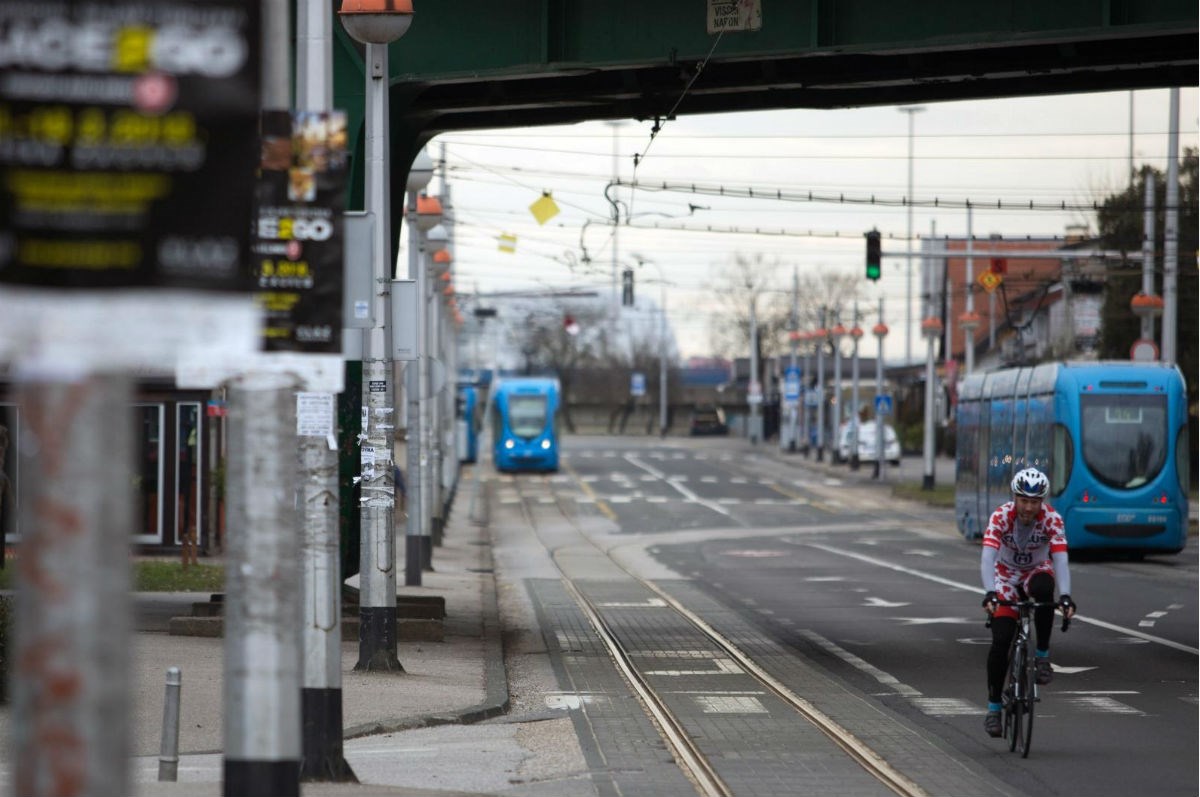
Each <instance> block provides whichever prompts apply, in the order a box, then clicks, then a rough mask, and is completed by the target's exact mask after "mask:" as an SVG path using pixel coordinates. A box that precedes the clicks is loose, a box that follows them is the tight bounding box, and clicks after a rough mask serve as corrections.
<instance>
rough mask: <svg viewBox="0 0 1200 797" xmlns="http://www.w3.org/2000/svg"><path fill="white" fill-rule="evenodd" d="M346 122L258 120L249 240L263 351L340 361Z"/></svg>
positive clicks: (328, 118)
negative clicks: (330, 357)
mask: <svg viewBox="0 0 1200 797" xmlns="http://www.w3.org/2000/svg"><path fill="white" fill-rule="evenodd" d="M345 187H346V115H345V113H343V112H341V111H334V112H333V113H314V112H309V111H294V112H290V111H272V112H265V113H264V114H263V118H262V161H261V168H260V174H259V180H258V208H257V213H256V220H257V223H256V227H255V239H254V256H255V262H254V276H255V281H256V283H255V289H256V291H257V293H256V296H257V298H258V301H259V304H260V305H261V307H262V310H263V313H264V317H265V328H264V332H263V334H264V341H263V349H264V350H265V351H269V352H270V351H275V352H279V351H293V352H307V353H327V354H340V353H341V350H342V291H343V285H342V260H343V251H342V247H343V215H344V214H343V211H344V207H345Z"/></svg>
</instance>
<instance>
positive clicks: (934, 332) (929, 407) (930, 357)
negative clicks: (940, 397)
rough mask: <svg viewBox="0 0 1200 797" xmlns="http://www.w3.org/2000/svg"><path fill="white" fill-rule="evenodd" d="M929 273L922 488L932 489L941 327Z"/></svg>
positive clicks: (926, 313) (931, 271)
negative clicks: (936, 355)
mask: <svg viewBox="0 0 1200 797" xmlns="http://www.w3.org/2000/svg"><path fill="white" fill-rule="evenodd" d="M926 270H927V271H928V273H929V277H928V280H927V282H928V285H927V288H928V290H927V292H926V294H925V295H926V296H927V297H928V306H927V307H926V312H925V319H926V322H928V323H930V325H931V326H930V327H929V328H927V329H924V332H925V440H924V446H923V448H924V455H925V478H924V479H923V481H922V489H924V490H932V489H933V483H934V472H933V446H934V437H933V423H934V419H933V396H934V393H933V385H934V378H935V377H936V374H935V373H934V349H935V343H936V341H937V338H938V337H939V335H940V334H941V329H939V328H938V327H937V323H938V321H937V319H936V318H935V317H934V315H933V268H928V269H926Z"/></svg>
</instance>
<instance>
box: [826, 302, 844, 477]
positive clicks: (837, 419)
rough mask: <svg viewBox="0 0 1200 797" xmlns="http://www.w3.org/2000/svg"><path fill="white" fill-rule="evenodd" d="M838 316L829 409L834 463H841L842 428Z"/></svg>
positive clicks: (835, 326) (840, 352) (840, 347)
mask: <svg viewBox="0 0 1200 797" xmlns="http://www.w3.org/2000/svg"><path fill="white" fill-rule="evenodd" d="M840 316H841V314H840V313H839V314H838V317H837V322H836V323H835V324H834V325H833V329H834V332H833V335H832V336H831V339H832V340H833V401H831V402H830V404H829V408H830V411H831V412H832V414H833V417H832V419H831V420H832V421H833V423H832V424H830V426H831V429H830V431H831V433H832V435H833V440H832V441H831V442H830V450H831V452H832V453H831V455H830V459H832V460H833V461H834V462H841V461H842V450H841V446H840V444H841V440H840V439H839V432H841V427H842V336H841V335H840V334H839V333H838V330H839V329H840V328H841V326H842V319H841V317H840Z"/></svg>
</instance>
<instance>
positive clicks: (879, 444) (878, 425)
mask: <svg viewBox="0 0 1200 797" xmlns="http://www.w3.org/2000/svg"><path fill="white" fill-rule="evenodd" d="M871 334H872V335H874V336H875V340H877V341H879V351H878V353H877V354H876V355H875V399H876V404H875V406H876V408H877V409H876V410H875V478H876V479H878V478H880V477H881V476H882V475H883V473H884V470H883V465H884V462H885V461H886V460H885V459H884V454H883V438H884V435H883V422H884V417H883V413H882V412H880V411H879V410H880V409H882V407H881V406H880V404H881V402H880V401H879V399H881V398H882V397H883V339H884V338H886V337H887V334H888V328H887V324H885V323H883V299H882V298H881V299H880V300H879V323H877V324H876V325H875V326H874V327H873V328H872V329H871Z"/></svg>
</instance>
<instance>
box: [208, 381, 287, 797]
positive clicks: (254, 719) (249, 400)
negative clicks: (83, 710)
mask: <svg viewBox="0 0 1200 797" xmlns="http://www.w3.org/2000/svg"><path fill="white" fill-rule="evenodd" d="M296 388H297V385H296V380H295V378H294V377H293V376H291V375H289V374H285V373H271V372H255V373H250V374H245V375H242V376H239V377H236V378H235V379H233V380H232V383H231V385H230V389H229V398H230V401H229V427H230V441H229V464H228V474H227V487H226V490H227V494H228V496H229V498H228V501H229V516H230V518H231V523H230V529H229V545H228V548H227V550H228V553H227V555H226V567H225V591H226V598H225V645H224V652H225V673H226V676H225V685H224V707H225V772H224V778H223V788H224V791H223V794H224V795H225V797H261V796H262V795H273V796H274V797H299V794H300V756H301V744H300V682H301V677H300V671H301V667H302V664H301V653H300V649H301V645H300V616H301V610H300V590H299V586H300V549H299V547H298V546H297V545H296V531H295V530H296V528H297V516H296V493H295V485H296V480H297V475H296V469H297V462H296V455H295V443H294V439H295V438H294V436H293V435H292V433H291V431H292V430H293V429H295V424H296V403H295V399H294V398H293V394H294V393H295V391H296Z"/></svg>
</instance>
